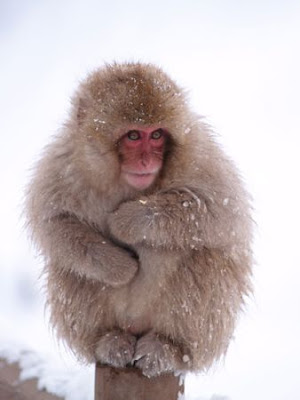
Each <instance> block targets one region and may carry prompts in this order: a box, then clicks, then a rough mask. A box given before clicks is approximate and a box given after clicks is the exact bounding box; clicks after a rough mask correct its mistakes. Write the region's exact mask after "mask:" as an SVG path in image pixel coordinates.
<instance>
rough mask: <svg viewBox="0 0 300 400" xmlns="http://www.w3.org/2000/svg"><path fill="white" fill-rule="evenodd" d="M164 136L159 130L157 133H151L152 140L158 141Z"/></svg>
mask: <svg viewBox="0 0 300 400" xmlns="http://www.w3.org/2000/svg"><path fill="white" fill-rule="evenodd" d="M162 135H163V131H162V129H157V131H154V132H152V133H151V139H155V140H158V139H160V138H161V137H162Z"/></svg>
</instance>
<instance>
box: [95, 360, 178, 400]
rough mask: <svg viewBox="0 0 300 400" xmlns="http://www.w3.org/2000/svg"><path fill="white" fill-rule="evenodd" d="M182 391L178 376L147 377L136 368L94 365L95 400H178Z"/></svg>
mask: <svg viewBox="0 0 300 400" xmlns="http://www.w3.org/2000/svg"><path fill="white" fill-rule="evenodd" d="M183 392H184V383H183V379H181V378H180V377H178V376H174V375H171V374H165V375H161V376H158V377H156V378H147V377H146V376H144V375H143V374H142V372H141V371H140V370H139V369H138V368H124V369H118V368H113V367H108V366H103V365H100V364H97V365H96V380H95V400H178V398H179V395H180V394H183Z"/></svg>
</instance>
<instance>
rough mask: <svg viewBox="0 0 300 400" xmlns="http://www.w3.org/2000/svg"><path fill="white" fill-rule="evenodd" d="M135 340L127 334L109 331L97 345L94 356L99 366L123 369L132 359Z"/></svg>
mask: <svg viewBox="0 0 300 400" xmlns="http://www.w3.org/2000/svg"><path fill="white" fill-rule="evenodd" d="M135 344H136V338H135V337H134V336H132V335H130V334H129V333H125V332H120V331H111V332H108V333H107V334H106V335H104V336H102V337H101V338H100V340H99V341H98V343H97V347H96V351H95V355H96V360H97V361H99V362H100V363H101V364H106V365H111V366H113V367H116V368H124V367H126V365H128V364H130V363H131V362H132V359H133V355H134V349H135Z"/></svg>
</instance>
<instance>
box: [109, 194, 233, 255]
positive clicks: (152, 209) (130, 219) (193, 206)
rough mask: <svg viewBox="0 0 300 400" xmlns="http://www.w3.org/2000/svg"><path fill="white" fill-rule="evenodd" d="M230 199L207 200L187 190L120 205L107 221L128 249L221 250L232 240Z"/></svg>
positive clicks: (143, 198)
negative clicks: (205, 248) (141, 247)
mask: <svg viewBox="0 0 300 400" xmlns="http://www.w3.org/2000/svg"><path fill="white" fill-rule="evenodd" d="M230 207H231V204H229V199H228V198H224V197H222V198H221V196H220V200H219V202H218V201H217V200H216V199H209V198H208V197H207V196H205V197H204V196H201V195H196V194H195V191H191V190H189V189H186V188H184V189H179V190H172V191H169V192H161V193H158V194H154V195H150V196H148V197H146V196H145V197H142V198H141V199H140V200H136V201H129V202H126V203H123V204H122V205H121V206H120V208H119V209H118V210H116V211H115V212H114V213H112V214H111V215H110V217H109V219H108V221H109V227H110V230H111V233H112V235H113V236H114V237H116V238H117V239H119V240H121V241H123V242H124V243H127V244H129V245H136V244H139V243H143V244H146V245H149V246H153V247H161V246H162V247H166V248H169V249H184V248H192V249H200V248H202V247H203V246H209V247H220V246H223V245H226V244H227V243H228V242H229V241H231V238H233V236H235V234H236V232H235V225H236V223H235V219H236V218H235V216H234V212H233V208H231V209H230Z"/></svg>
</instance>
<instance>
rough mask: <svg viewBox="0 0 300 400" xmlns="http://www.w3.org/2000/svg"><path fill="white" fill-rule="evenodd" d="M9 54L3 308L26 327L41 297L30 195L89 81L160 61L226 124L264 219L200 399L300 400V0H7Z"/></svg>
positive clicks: (4, 65)
mask: <svg viewBox="0 0 300 400" xmlns="http://www.w3.org/2000/svg"><path fill="white" fill-rule="evenodd" d="M0 54H1V61H0V113H1V118H0V135H1V142H0V143H1V146H0V179H1V182H2V191H1V193H2V194H1V200H0V201H1V207H0V221H1V225H0V240H1V248H0V317H1V312H3V313H4V311H3V310H4V309H6V310H13V315H11V327H12V328H15V330H18V315H19V314H18V312H19V311H20V309H18V307H19V301H20V299H19V297H20V296H21V295H20V293H21V292H22V293H23V292H24V285H25V284H24V280H25V283H26V282H27V286H26V287H27V289H26V290H27V291H28V298H29V297H30V296H32V298H33V299H34V298H35V297H34V296H36V294H35V292H34V291H33V289H30V286H29V288H28V285H32V287H33V285H34V283H33V282H34V280H35V277H36V276H37V271H38V262H37V260H35V259H34V257H33V251H32V249H30V247H29V244H28V242H27V241H26V237H25V235H24V234H23V233H22V229H21V228H22V222H21V221H20V210H21V207H20V204H21V203H22V193H23V188H24V186H25V184H26V182H27V179H28V176H29V168H30V166H31V165H32V162H33V160H34V159H36V158H37V156H38V153H39V152H40V150H41V148H42V146H43V145H44V144H45V143H46V142H47V141H48V140H49V138H50V136H51V135H52V134H53V133H55V131H56V130H57V129H58V128H59V125H60V123H61V122H62V121H63V119H64V116H65V115H66V112H67V110H68V104H69V97H70V95H71V94H72V92H73V90H74V88H75V87H76V84H77V82H78V80H79V79H81V78H82V77H83V76H84V75H85V74H86V73H87V72H88V71H90V70H91V69H93V68H95V67H97V66H99V65H102V64H103V63H104V62H110V61H113V60H117V61H124V60H141V61H147V62H148V61H149V62H154V63H156V64H158V65H160V66H162V67H163V68H164V69H165V70H166V71H167V72H168V73H170V74H171V76H172V77H173V78H174V79H175V80H176V81H177V82H178V83H179V84H180V85H181V86H183V87H185V88H187V89H189V91H190V99H191V103H192V107H193V108H194V109H195V110H197V111H198V112H199V113H200V114H202V115H205V116H207V118H208V120H209V122H210V123H211V124H212V125H213V126H214V127H215V129H216V131H217V132H218V133H220V135H221V138H220V141H221V142H222V143H223V144H224V147H225V148H226V151H227V152H228V153H229V154H230V155H231V156H232V157H233V158H234V159H235V160H236V162H237V163H238V165H239V167H240V169H241V171H242V173H243V175H244V177H245V180H246V183H247V186H248V188H249V190H250V191H251V193H252V194H253V197H254V205H255V209H256V214H255V218H256V221H257V225H258V228H257V239H256V244H255V251H256V259H257V265H256V267H255V286H256V294H255V298H254V300H253V301H252V302H251V305H250V307H249V311H248V313H247V314H246V316H245V317H244V318H243V319H242V321H241V323H240V327H239V329H238V330H237V332H236V339H235V342H234V343H233V344H232V346H231V348H230V351H229V354H228V357H227V360H226V362H225V364H224V365H221V366H220V367H219V368H218V369H217V370H216V371H214V374H212V373H211V374H209V376H208V377H202V376H201V377H197V378H190V379H189V380H188V382H187V392H188V395H189V398H193V397H192V396H193V395H194V397H195V398H196V396H198V397H199V396H203V397H205V396H206V397H207V398H209V397H210V396H212V395H213V394H214V393H219V394H222V395H224V396H228V397H230V398H231V400H253V399H255V400H265V399H270V400H283V399H289V400H296V399H298V398H299V396H300V380H299V367H300V365H299V363H300V345H299V337H300V310H299V305H300V284H299V278H300V272H299V267H300V252H299V250H298V248H299V225H298V224H299V222H300V212H299V203H300V194H299V171H300V161H299V158H300V157H299V148H300V139H299V135H300V78H299V71H300V2H299V1H291V0H287V1H279V0H277V1H276V0H273V1H271V0H270V1H267V0H262V1H258V0H254V1H243V0H228V1H226V0H223V1H222V0H211V1H209V0H203V1H201V0H199V1H197V0H194V1H192V0H185V1H178V0H172V1H171V0H166V1H162V0H160V1H159V0H152V1H151V2H141V1H140V2H138V1H133V0H129V1H125V2H124V1H121V0H119V1H116V0H111V1H109V2H106V1H101V0H100V1H99V0H98V1H96V0H83V1H76V0H65V1H63V2H62V1H58V0H52V1H50V0H49V1H48V0H45V1H38V0H27V1H26V0H19V1H18V0H6V1H5V0H2V1H1V3H0ZM31 291H33V292H32V293H31ZM30 293H31V294H30ZM18 296H19V297H18ZM22 296H23V294H22ZM10 307H11V308H10ZM0 321H1V318H0ZM32 334H34V332H32Z"/></svg>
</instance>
